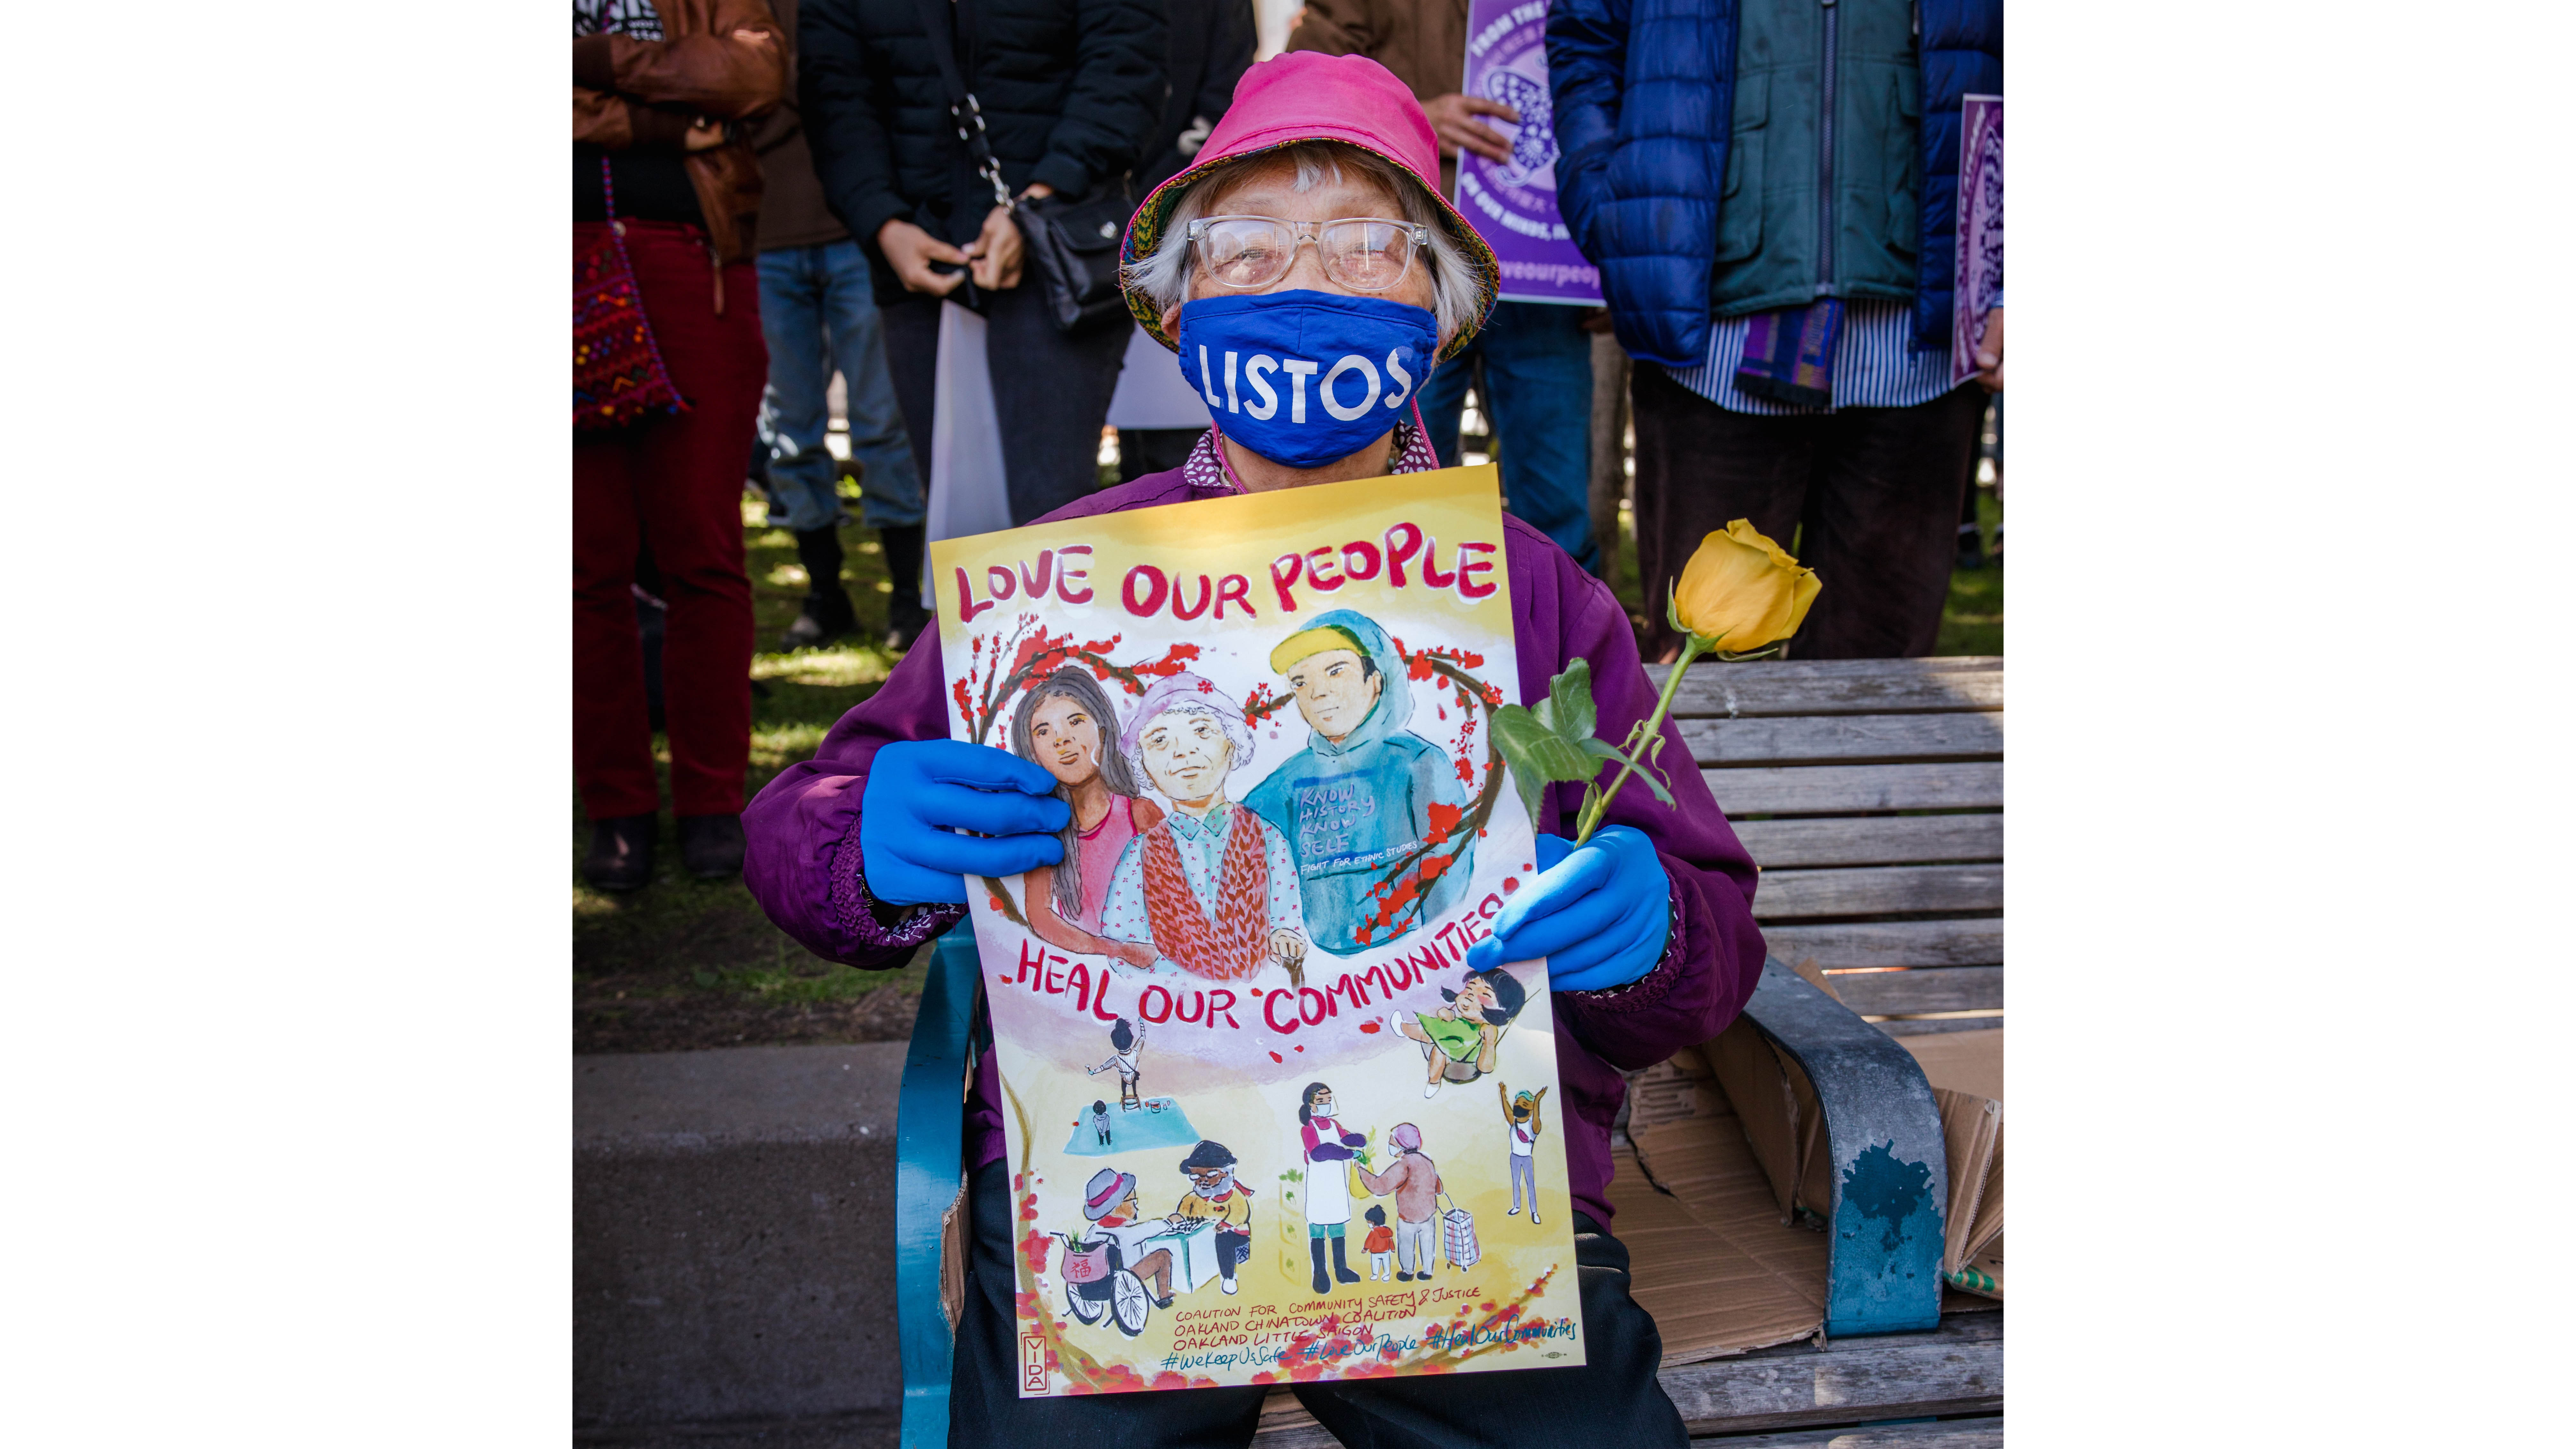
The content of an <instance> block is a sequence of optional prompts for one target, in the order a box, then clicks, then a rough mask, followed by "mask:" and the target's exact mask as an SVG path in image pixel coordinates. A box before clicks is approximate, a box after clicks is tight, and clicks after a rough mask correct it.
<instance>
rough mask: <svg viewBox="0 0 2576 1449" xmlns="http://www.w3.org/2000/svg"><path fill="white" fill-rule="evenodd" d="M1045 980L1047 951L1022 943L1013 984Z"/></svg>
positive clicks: (1037, 946)
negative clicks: (1017, 969)
mask: <svg viewBox="0 0 2576 1449" xmlns="http://www.w3.org/2000/svg"><path fill="white" fill-rule="evenodd" d="M960 572H961V573H962V572H964V571H963V570H960ZM985 607H986V608H991V607H992V606H991V605H990V604H987V605H985ZM1045 980H1046V951H1045V950H1044V949H1043V948H1042V947H1040V946H1039V945H1038V943H1037V942H1035V941H1022V942H1021V943H1020V974H1019V975H1017V976H1014V977H1012V978H1011V984H1012V985H1013V986H1017V985H1019V984H1020V983H1021V982H1023V981H1026V982H1029V983H1031V984H1032V985H1043V984H1044V982H1045Z"/></svg>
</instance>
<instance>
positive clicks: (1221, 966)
mask: <svg viewBox="0 0 2576 1449" xmlns="http://www.w3.org/2000/svg"><path fill="white" fill-rule="evenodd" d="M1119 747H1120V749H1121V750H1122V751H1123V752H1124V753H1125V754H1126V756H1127V761H1128V763H1129V765H1130V766H1132V767H1133V770H1134V773H1136V774H1139V775H1142V776H1144V777H1145V778H1146V779H1147V780H1149V781H1150V782H1152V784H1153V787H1154V788H1155V790H1157V791H1159V792H1160V793H1161V794H1162V795H1163V797H1164V798H1165V799H1167V800H1169V801H1171V803H1172V809H1171V811H1170V813H1168V814H1166V815H1165V816H1164V817H1163V818H1162V819H1161V820H1160V821H1159V822H1157V823H1156V824H1154V825H1152V826H1150V827H1148V828H1145V829H1144V830H1142V831H1141V832H1140V833H1139V834H1138V835H1137V836H1136V838H1135V839H1134V840H1132V841H1129V842H1128V844H1127V848H1126V850H1125V851H1124V852H1123V853H1122V854H1121V855H1120V856H1119V858H1118V869H1117V872H1116V874H1115V875H1114V876H1113V877H1112V878H1111V880H1110V884H1109V901H1108V905H1107V908H1106V909H1105V911H1104V912H1103V914H1102V929H1103V931H1104V932H1105V933H1106V934H1107V935H1109V936H1110V937H1111V938H1113V939H1116V940H1120V941H1129V942H1134V943H1136V944H1137V945H1139V946H1143V947H1146V948H1149V949H1150V950H1151V952H1152V954H1153V956H1154V962H1153V965H1154V969H1155V970H1158V971H1159V970H1163V969H1165V968H1166V967H1169V968H1170V969H1173V970H1177V971H1184V972H1187V973H1189V974H1190V975H1193V976H1198V977H1201V978H1204V979H1207V980H1211V981H1239V980H1242V979H1244V978H1246V977H1249V976H1253V975H1255V974H1257V973H1259V972H1260V971H1261V970H1262V968H1263V967H1265V966H1267V965H1268V964H1269V963H1270V962H1272V961H1274V960H1275V961H1277V962H1279V963H1280V964H1282V965H1284V966H1286V967H1287V968H1288V971H1289V976H1290V979H1291V980H1292V981H1295V980H1301V978H1302V967H1301V963H1302V962H1303V961H1304V960H1305V956H1306V936H1305V927H1306V918H1305V911H1304V907H1303V905H1302V897H1301V887H1300V885H1299V883H1298V879H1297V862H1296V857H1295V856H1294V855H1293V854H1292V853H1291V852H1290V851H1289V849H1288V842H1287V840H1286V839H1284V838H1283V837H1282V836H1281V835H1280V834H1279V831H1278V830H1277V829H1276V828H1275V827H1273V826H1272V825H1271V824H1270V823H1269V822H1268V821H1266V820H1263V819H1262V818H1261V817H1260V816H1258V815H1255V814H1253V813H1252V812H1251V811H1249V810H1246V809H1245V808H1243V807H1242V806H1240V805H1237V804H1234V803H1232V802H1230V801H1228V800H1227V799H1226V797H1225V781H1226V776H1227V775H1229V774H1231V773H1232V772H1233V771H1234V769H1235V767H1236V766H1238V765H1243V764H1248V763H1250V762H1251V759H1252V730H1251V728H1250V727H1249V726H1247V725H1246V724H1245V723H1244V721H1243V711H1242V709H1241V708H1240V707H1238V706H1237V705H1236V704H1235V703H1234V701H1233V700H1231V699H1228V698H1227V697H1226V696H1225V695H1224V694H1223V693H1222V692H1221V691H1219V690H1218V689H1217V687H1216V686H1215V685H1213V684H1210V683H1209V682H1208V681H1206V680H1204V679H1201V678H1200V677H1198V676H1197V675H1195V674H1174V675H1171V676H1169V677H1167V678H1165V679H1163V680H1162V681H1161V682H1160V683H1158V684H1156V685H1155V686H1154V687H1153V688H1152V689H1151V690H1149V691H1147V692H1146V695H1145V698H1144V700H1143V701H1142V702H1141V703H1139V704H1138V706H1137V708H1136V713H1135V716H1134V717H1133V718H1132V719H1130V720H1129V721H1128V723H1127V730H1126V733H1125V734H1124V735H1122V736H1121V737H1120V740H1119Z"/></svg>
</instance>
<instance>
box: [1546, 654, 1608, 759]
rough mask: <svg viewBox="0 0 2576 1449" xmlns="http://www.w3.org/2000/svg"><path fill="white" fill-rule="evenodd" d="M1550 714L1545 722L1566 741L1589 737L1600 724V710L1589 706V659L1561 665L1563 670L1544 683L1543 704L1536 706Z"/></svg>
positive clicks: (1590, 702) (1590, 684)
mask: <svg viewBox="0 0 2576 1449" xmlns="http://www.w3.org/2000/svg"><path fill="white" fill-rule="evenodd" d="M1540 708H1542V709H1547V710H1549V713H1550V714H1551V715H1552V716H1553V717H1552V718H1550V719H1549V720H1548V721H1547V723H1548V724H1549V725H1550V726H1551V727H1552V728H1554V729H1555V731H1556V732H1557V734H1558V735H1559V736H1560V737H1562V738H1563V739H1564V740H1565V741H1566V742H1567V743H1569V744H1570V743H1573V742H1575V741H1578V740H1588V739H1590V738H1592V732H1593V731H1594V730H1595V729H1597V728H1599V727H1600V723H1601V717H1600V712H1599V711H1598V710H1596V709H1594V708H1593V705H1592V662H1591V661H1590V660H1588V659H1577V660H1575V661H1574V662H1573V663H1572V664H1569V665H1567V666H1565V670H1564V672H1563V673H1560V674H1558V675H1557V676H1556V677H1555V678H1554V679H1551V680H1549V681H1548V682H1547V704H1545V705H1542V706H1540Z"/></svg>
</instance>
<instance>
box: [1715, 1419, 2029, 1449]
mask: <svg viewBox="0 0 2576 1449" xmlns="http://www.w3.org/2000/svg"><path fill="white" fill-rule="evenodd" d="M1703 1442H1709V1441H1703ZM1709 1449H2004V1421H2003V1417H2002V1416H2001V1415H1996V1416H1993V1417H1991V1418H1984V1419H1941V1420H1936V1421H1935V1422H1932V1423H1929V1424H1921V1423H1916V1424H1864V1425H1862V1426H1860V1427H1859V1428H1856V1429H1854V1428H1836V1429H1792V1430H1790V1431H1789V1432H1787V1433H1785V1434H1747V1435H1744V1436H1743V1437H1741V1438H1737V1437H1735V1436H1733V1435H1729V1436H1727V1437H1726V1438H1724V1439H1721V1440H1717V1441H1714V1442H1710V1443H1709Z"/></svg>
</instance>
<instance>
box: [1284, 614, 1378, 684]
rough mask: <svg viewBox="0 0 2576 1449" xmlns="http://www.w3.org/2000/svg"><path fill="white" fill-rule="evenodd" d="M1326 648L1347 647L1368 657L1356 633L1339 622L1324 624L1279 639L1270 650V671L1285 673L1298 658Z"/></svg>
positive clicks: (1363, 656) (1315, 653)
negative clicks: (1276, 646)
mask: <svg viewBox="0 0 2576 1449" xmlns="http://www.w3.org/2000/svg"><path fill="white" fill-rule="evenodd" d="M1327 649H1348V650H1349V651H1351V652H1352V653H1353V654H1356V655H1358V656H1360V657H1361V658H1362V659H1366V658H1367V657H1368V651H1367V650H1366V649H1363V648H1361V647H1360V641H1359V636H1358V635H1356V634H1353V633H1352V632H1351V631H1350V630H1348V629H1345V628H1343V627H1342V626H1341V625H1339V624H1326V625H1324V626H1323V627H1322V628H1320V629H1308V630H1306V631H1305V632H1303V633H1299V634H1291V635H1289V636H1288V637H1287V638H1285V639H1282V640H1280V641H1279V647H1278V648H1276V649H1273V650H1271V651H1270V669H1271V672H1272V673H1274V674H1285V673H1287V672H1288V666H1290V665H1292V664H1295V663H1296V662H1297V661H1298V660H1300V659H1305V658H1309V657H1311V656H1313V655H1317V654H1321V653H1323V652H1324V651H1325V650H1327Z"/></svg>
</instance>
